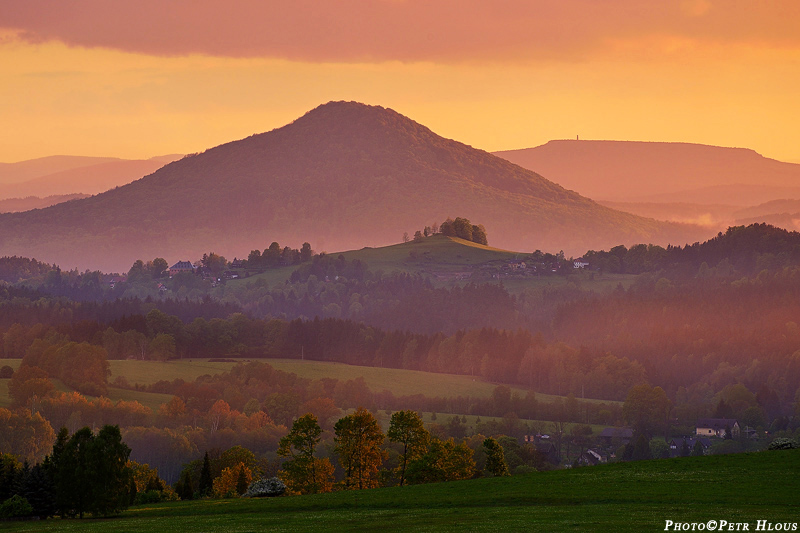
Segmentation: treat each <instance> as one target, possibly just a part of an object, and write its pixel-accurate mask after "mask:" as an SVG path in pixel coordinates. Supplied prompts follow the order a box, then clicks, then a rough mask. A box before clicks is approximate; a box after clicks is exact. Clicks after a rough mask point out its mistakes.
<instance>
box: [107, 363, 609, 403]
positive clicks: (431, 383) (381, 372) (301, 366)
mask: <svg viewBox="0 0 800 533" xmlns="http://www.w3.org/2000/svg"><path fill="white" fill-rule="evenodd" d="M231 361H232V362H231ZM240 362H262V363H266V364H268V365H270V366H272V367H274V368H276V369H277V370H282V371H284V372H292V373H295V374H297V375H298V376H299V377H301V378H308V379H320V378H326V377H327V378H335V379H338V380H341V381H346V380H350V379H356V378H359V377H363V378H364V382H365V383H366V385H367V386H368V387H369V388H370V390H372V391H382V390H388V391H390V392H391V393H392V394H394V395H395V396H410V395H414V394H422V395H425V396H440V397H444V398H454V397H458V396H463V397H467V396H470V397H473V398H488V397H490V396H491V395H492V391H493V390H494V389H495V387H497V385H498V384H496V383H489V382H487V381H483V380H482V379H481V378H479V377H472V376H465V375H460V374H438V373H434V372H422V371H419V370H401V369H397V368H379V367H371V366H356V365H348V364H345V363H332V362H324V361H304V360H300V359H231V360H229V362H218V361H210V360H208V359H178V360H173V361H166V362H159V361H137V360H125V361H109V363H110V364H111V377H112V380H113V378H114V377H116V376H124V377H125V378H126V379H127V380H128V382H129V383H131V384H132V385H133V384H136V383H138V384H140V385H150V384H153V383H155V382H157V381H160V380H166V381H172V380H174V379H178V378H181V379H184V380H186V381H194V380H195V379H197V378H198V377H199V376H202V375H204V374H210V375H213V374H219V373H222V372H226V371H228V370H230V369H231V368H232V367H233V366H234V365H236V364H238V363H240ZM510 388H511V391H512V393H517V394H519V395H521V396H525V394H527V393H528V391H527V389H523V388H520V387H510ZM536 398H537V399H538V400H540V401H544V402H550V401H552V400H554V399H556V398H558V396H553V395H550V394H539V393H537V394H536ZM586 401H591V402H598V403H620V402H614V401H610V400H590V399H587V400H586Z"/></svg>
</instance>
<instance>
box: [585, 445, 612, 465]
mask: <svg viewBox="0 0 800 533" xmlns="http://www.w3.org/2000/svg"><path fill="white" fill-rule="evenodd" d="M607 462H608V455H607V454H606V453H605V452H603V451H602V450H596V449H594V448H590V449H588V450H586V451H585V452H583V453H582V454H581V456H580V457H579V458H578V464H579V465H583V466H595V465H599V464H601V463H607Z"/></svg>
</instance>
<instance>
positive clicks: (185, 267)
mask: <svg viewBox="0 0 800 533" xmlns="http://www.w3.org/2000/svg"><path fill="white" fill-rule="evenodd" d="M168 270H169V277H172V276H174V275H175V274H180V273H181V272H194V265H192V263H191V262H189V261H178V262H177V263H175V264H174V265H172V266H171V267H169V269H168Z"/></svg>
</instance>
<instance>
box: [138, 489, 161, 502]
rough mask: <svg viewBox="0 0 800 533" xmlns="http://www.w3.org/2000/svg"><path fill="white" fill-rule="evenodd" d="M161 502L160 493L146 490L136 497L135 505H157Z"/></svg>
mask: <svg viewBox="0 0 800 533" xmlns="http://www.w3.org/2000/svg"><path fill="white" fill-rule="evenodd" d="M160 501H161V492H160V491H157V490H148V491H146V492H140V493H139V494H137V495H136V505H144V504H147V503H159V502H160Z"/></svg>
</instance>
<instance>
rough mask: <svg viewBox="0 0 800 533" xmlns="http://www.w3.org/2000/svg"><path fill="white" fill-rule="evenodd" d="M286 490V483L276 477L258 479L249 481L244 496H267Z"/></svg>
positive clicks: (279, 493)
mask: <svg viewBox="0 0 800 533" xmlns="http://www.w3.org/2000/svg"><path fill="white" fill-rule="evenodd" d="M284 492H286V485H284V484H283V481H281V480H280V479H278V478H276V477H271V478H264V479H259V480H257V481H253V482H252V483H250V486H249V487H247V492H245V493H244V494H243V495H242V496H243V497H244V498H269V497H273V496H280V495H281V494H283V493H284Z"/></svg>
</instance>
